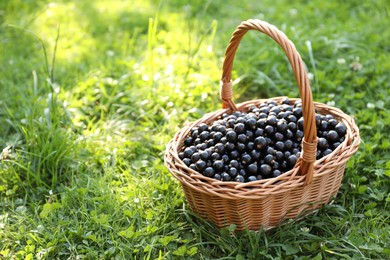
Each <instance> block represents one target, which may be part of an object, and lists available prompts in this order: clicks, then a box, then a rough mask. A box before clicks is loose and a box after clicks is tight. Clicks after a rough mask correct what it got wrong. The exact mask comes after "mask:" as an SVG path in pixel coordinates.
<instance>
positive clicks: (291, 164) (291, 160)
mask: <svg viewBox="0 0 390 260" xmlns="http://www.w3.org/2000/svg"><path fill="white" fill-rule="evenodd" d="M297 160H298V158H297V156H296V155H295V154H292V155H290V156H289V157H288V158H287V165H288V166H289V167H291V168H292V167H294V165H295V163H296V162H297Z"/></svg>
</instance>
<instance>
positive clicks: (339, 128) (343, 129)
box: [334, 122, 347, 136]
mask: <svg viewBox="0 0 390 260" xmlns="http://www.w3.org/2000/svg"><path fill="white" fill-rule="evenodd" d="M334 129H335V130H336V132H337V133H338V134H339V136H344V135H345V134H346V133H347V128H346V127H345V125H344V124H343V123H341V122H340V123H338V124H337V125H336V126H335V128H334Z"/></svg>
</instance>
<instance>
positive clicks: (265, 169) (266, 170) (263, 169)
mask: <svg viewBox="0 0 390 260" xmlns="http://www.w3.org/2000/svg"><path fill="white" fill-rule="evenodd" d="M271 172H272V168H271V166H269V165H268V164H262V165H260V174H261V175H262V176H263V177H264V176H268V175H270V174H271Z"/></svg>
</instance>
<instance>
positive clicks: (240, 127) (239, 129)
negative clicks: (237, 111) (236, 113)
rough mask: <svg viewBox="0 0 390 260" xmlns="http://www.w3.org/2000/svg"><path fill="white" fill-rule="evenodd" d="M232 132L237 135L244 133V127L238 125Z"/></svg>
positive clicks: (241, 124)
mask: <svg viewBox="0 0 390 260" xmlns="http://www.w3.org/2000/svg"><path fill="white" fill-rule="evenodd" d="M234 131H236V133H237V134H242V133H245V125H244V124H243V123H238V124H236V125H235V126H234Z"/></svg>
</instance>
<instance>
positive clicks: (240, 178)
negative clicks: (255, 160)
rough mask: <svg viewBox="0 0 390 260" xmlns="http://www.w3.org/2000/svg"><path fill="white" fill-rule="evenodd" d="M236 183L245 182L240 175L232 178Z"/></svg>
mask: <svg viewBox="0 0 390 260" xmlns="http://www.w3.org/2000/svg"><path fill="white" fill-rule="evenodd" d="M234 180H235V181H237V182H245V178H244V176H242V175H237V176H236V178H234Z"/></svg>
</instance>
